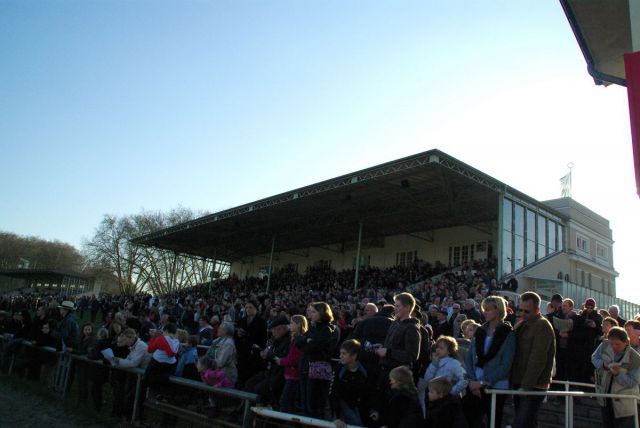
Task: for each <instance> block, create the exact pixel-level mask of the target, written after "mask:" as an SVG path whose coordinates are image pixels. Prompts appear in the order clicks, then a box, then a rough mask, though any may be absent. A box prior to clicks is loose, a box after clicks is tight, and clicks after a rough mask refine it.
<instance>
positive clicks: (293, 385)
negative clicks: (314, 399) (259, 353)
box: [274, 315, 309, 413]
mask: <svg viewBox="0 0 640 428" xmlns="http://www.w3.org/2000/svg"><path fill="white" fill-rule="evenodd" d="M289 330H290V331H291V343H290V344H289V353H288V354H287V356H286V357H284V358H278V357H276V358H275V359H274V361H275V363H276V364H278V365H280V366H283V367H284V379H285V383H284V389H283V390H282V395H281V396H280V410H281V411H283V412H286V413H293V412H294V411H295V408H296V406H295V402H296V396H297V395H298V391H299V389H300V368H299V363H300V357H301V356H302V351H301V350H300V349H299V348H298V347H297V346H296V345H295V341H296V339H297V338H299V337H302V336H304V335H305V334H306V333H307V330H309V323H308V321H307V319H306V318H305V317H304V316H303V315H294V316H292V317H291V323H290V324H289Z"/></svg>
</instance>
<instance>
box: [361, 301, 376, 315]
mask: <svg viewBox="0 0 640 428" xmlns="http://www.w3.org/2000/svg"><path fill="white" fill-rule="evenodd" d="M377 313H378V307H377V306H376V305H375V304H373V303H367V304H366V305H364V316H365V318H370V317H372V316H374V315H375V314H377Z"/></svg>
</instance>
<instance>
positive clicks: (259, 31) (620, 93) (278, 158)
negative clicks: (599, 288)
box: [0, 0, 640, 300]
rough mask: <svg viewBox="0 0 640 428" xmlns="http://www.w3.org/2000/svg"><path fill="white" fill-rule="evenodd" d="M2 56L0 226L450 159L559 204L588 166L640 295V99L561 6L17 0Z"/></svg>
mask: <svg viewBox="0 0 640 428" xmlns="http://www.w3.org/2000/svg"><path fill="white" fill-rule="evenodd" d="M454 3H455V4H454ZM0 58H1V59H0V61H1V62H0V146H1V150H2V151H1V153H2V168H1V169H0V229H3V230H7V231H11V232H15V233H19V234H24V235H36V236H40V237H43V238H46V239H60V240H63V241H67V242H70V243H72V244H74V245H76V246H79V245H80V243H81V241H82V238H83V237H88V236H90V235H91V234H92V231H93V229H94V227H96V225H97V224H98V223H99V221H100V219H101V218H102V216H103V214H105V213H113V214H129V213H136V212H139V211H140V210H141V209H143V208H144V209H148V210H168V209H171V208H173V207H175V206H177V205H178V204H181V205H183V206H186V207H190V208H193V209H197V210H208V211H217V210H220V209H224V208H228V207H232V206H235V205H238V204H241V203H244V202H248V201H251V200H255V199H258V198H261V197H265V196H269V195H272V194H274V193H278V192H282V191H285V190H289V189H292V188H295V187H298V186H302V185H306V184H310V183H313V182H316V181H318V180H321V179H326V178H330V177H333V176H335V175H337V174H342V173H346V172H349V171H353V170H357V169H360V168H364V167H367V166H371V165H375V164H378V163H381V162H384V161H387V160H390V159H395V158H398V157H401V156H407V155H410V154H414V153H417V152H420V151H424V150H428V149H431V148H439V149H441V150H444V151H445V152H448V153H450V154H452V155H453V156H456V157H458V158H459V159H461V160H463V161H465V162H468V163H470V164H471V165H473V166H475V167H477V168H479V169H481V170H483V171H486V172H487V173H489V174H491V175H493V176H495V177H496V178H498V179H500V180H503V181H505V182H507V183H509V184H511V185H513V186H515V187H516V188H518V189H519V190H521V191H523V192H525V193H528V194H530V195H531V196H533V197H536V198H539V199H550V198H555V197H558V196H559V191H560V190H559V185H558V179H559V178H560V177H561V176H562V175H564V173H565V171H566V164H567V163H568V162H570V161H572V162H575V164H576V168H575V170H574V171H575V177H574V184H575V190H574V196H575V197H576V199H577V200H578V201H579V202H582V203H584V204H585V205H587V206H589V207H591V208H592V209H594V210H595V211H597V212H598V213H600V214H602V215H603V216H605V217H607V218H609V219H610V220H611V221H612V228H613V230H614V238H615V239H616V241H617V242H616V245H615V247H614V257H615V260H616V268H617V269H618V270H619V271H620V272H621V274H622V275H621V277H620V279H619V281H618V284H619V290H620V293H619V294H621V295H622V297H627V298H634V299H638V298H640V293H637V294H636V291H635V290H634V289H633V283H632V280H633V278H631V277H630V275H631V272H632V269H633V266H634V265H633V264H632V263H633V258H632V257H631V256H632V255H631V252H632V251H633V252H635V247H634V246H633V245H634V244H635V241H636V240H637V238H638V237H639V236H640V230H639V229H638V227H637V226H634V225H633V223H635V220H634V219H637V218H638V211H639V210H640V204H638V202H637V198H635V196H634V195H633V193H634V185H633V178H632V171H633V170H632V162H631V145H630V137H629V124H628V121H629V120H628V113H627V104H626V96H625V92H624V90H623V89H622V88H615V87H610V88H607V89H604V88H601V87H595V86H594V85H593V81H592V80H591V79H590V78H589V76H588V75H587V73H586V65H585V62H584V59H583V58H582V55H581V53H580V50H579V49H578V46H577V43H576V41H575V38H574V37H573V34H572V33H571V30H570V27H569V25H568V23H567V21H566V18H565V16H564V14H563V12H562V9H561V7H560V5H559V3H558V2H557V1H556V0H544V1H542V0H535V1H533V0H532V1H507V0H504V1H486V2H478V1H461V2H448V1H447V2H444V1H441V2H433V1H424V0H422V1H393V2H389V1H371V0H369V1H349V2H344V1H275V0H274V1H217V2H210V1H174V2H166V1H126V2H125V1H47V2H35V1H24V0H16V1H8V0H3V1H1V2H0ZM592 180H593V181H592ZM612 189H614V190H613V191H612ZM634 236H635V239H634V238H633V237H634ZM627 254H629V255H628V256H627ZM639 300H640V299H639Z"/></svg>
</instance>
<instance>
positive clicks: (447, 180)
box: [133, 150, 561, 262]
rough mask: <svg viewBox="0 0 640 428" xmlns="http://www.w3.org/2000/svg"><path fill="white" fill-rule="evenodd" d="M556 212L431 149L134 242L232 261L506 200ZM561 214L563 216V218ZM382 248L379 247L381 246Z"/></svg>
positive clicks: (473, 221)
mask: <svg viewBox="0 0 640 428" xmlns="http://www.w3.org/2000/svg"><path fill="white" fill-rule="evenodd" d="M502 193H509V194H513V195H517V196H518V197H519V198H522V199H526V200H527V201H530V202H531V203H535V204H538V206H540V207H541V209H545V210H547V211H549V208H548V207H546V206H544V205H543V204H541V203H539V202H537V201H535V200H534V199H533V198H530V197H528V196H526V195H524V194H522V193H521V192H518V191H517V190H515V189H512V188H510V187H508V186H507V185H505V184H504V183H501V182H500V181H498V180H495V179H494V178H492V177H490V176H488V175H486V174H484V173H482V172H480V171H478V170H476V169H474V168H472V167H470V166H468V165H466V164H464V163H462V162H460V161H458V160H456V159H454V158H453V157H451V156H449V155H447V154H445V153H443V152H441V151H439V150H430V151H427V152H424V153H420V154H417V155H414V156H409V157H406V158H403V159H398V160H395V161H391V162H388V163H385V164H382V165H378V166H375V167H372V168H367V169H364V170H362V171H358V172H354V173H351V174H346V175H343V176H340V177H337V178H334V179H331V180H327V181H323V182H320V183H317V184H313V185H310V186H306V187H302V188H300V189H296V190H292V191H289V192H286V193H282V194H279V195H276V196H273V197H270V198H266V199H261V200H259V201H256V202H252V203H249V204H245V205H241V206H239V207H236V208H232V209H229V210H225V211H221V212H218V213H214V214H210V215H207V216H205V217H201V218H198V219H196V220H192V221H189V222H187V223H182V224H179V225H176V226H173V227H169V228H167V229H163V230H160V231H158V232H155V233H151V234H148V235H145V236H141V237H138V238H136V239H134V240H133V243H135V244H141V245H147V246H152V247H156V248H160V249H166V250H171V251H174V252H177V253H184V254H190V255H195V256H201V257H206V258H215V259H217V260H224V261H229V262H233V261H237V260H242V259H244V258H246V257H249V256H256V255H260V254H268V253H269V252H270V250H271V246H272V244H273V242H274V241H273V239H274V238H275V247H276V251H279V252H282V251H291V250H295V249H304V248H311V247H320V246H327V245H329V244H340V243H341V244H342V250H340V249H336V248H335V247H333V248H332V249H333V250H337V251H344V248H345V247H346V248H349V247H351V246H352V245H351V244H353V243H354V242H355V241H356V239H357V236H358V228H359V224H360V223H361V222H362V224H363V242H364V243H365V244H366V243H367V242H368V243H369V245H377V244H376V238H380V237H384V236H389V235H396V234H404V233H413V232H418V231H429V230H435V229H439V228H443V227H451V226H460V225H475V226H477V225H482V224H485V225H486V224H487V222H495V221H497V219H498V212H497V211H498V196H499V195H500V194H502ZM557 215H558V216H561V214H557ZM378 242H379V241H378Z"/></svg>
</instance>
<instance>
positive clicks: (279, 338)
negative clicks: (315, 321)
mask: <svg viewBox="0 0 640 428" xmlns="http://www.w3.org/2000/svg"><path fill="white" fill-rule="evenodd" d="M270 324H271V334H272V339H271V340H269V342H267V347H266V348H265V349H261V350H260V354H259V355H260V358H262V359H263V360H264V361H265V362H266V363H267V368H266V370H263V371H262V372H259V373H257V374H256V375H254V376H253V377H251V378H250V379H248V380H247V382H246V384H245V388H244V389H245V390H246V391H248V392H253V393H256V394H258V396H259V400H260V402H261V403H263V404H267V405H271V406H274V405H277V403H278V401H279V399H280V395H281V394H282V389H283V388H284V369H283V368H282V367H281V366H279V365H278V364H276V363H275V361H274V359H275V358H282V357H285V356H286V355H287V353H288V352H289V344H290V343H291V336H290V334H289V320H288V319H287V318H286V317H278V318H276V319H275V320H272V321H271V323H270Z"/></svg>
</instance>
